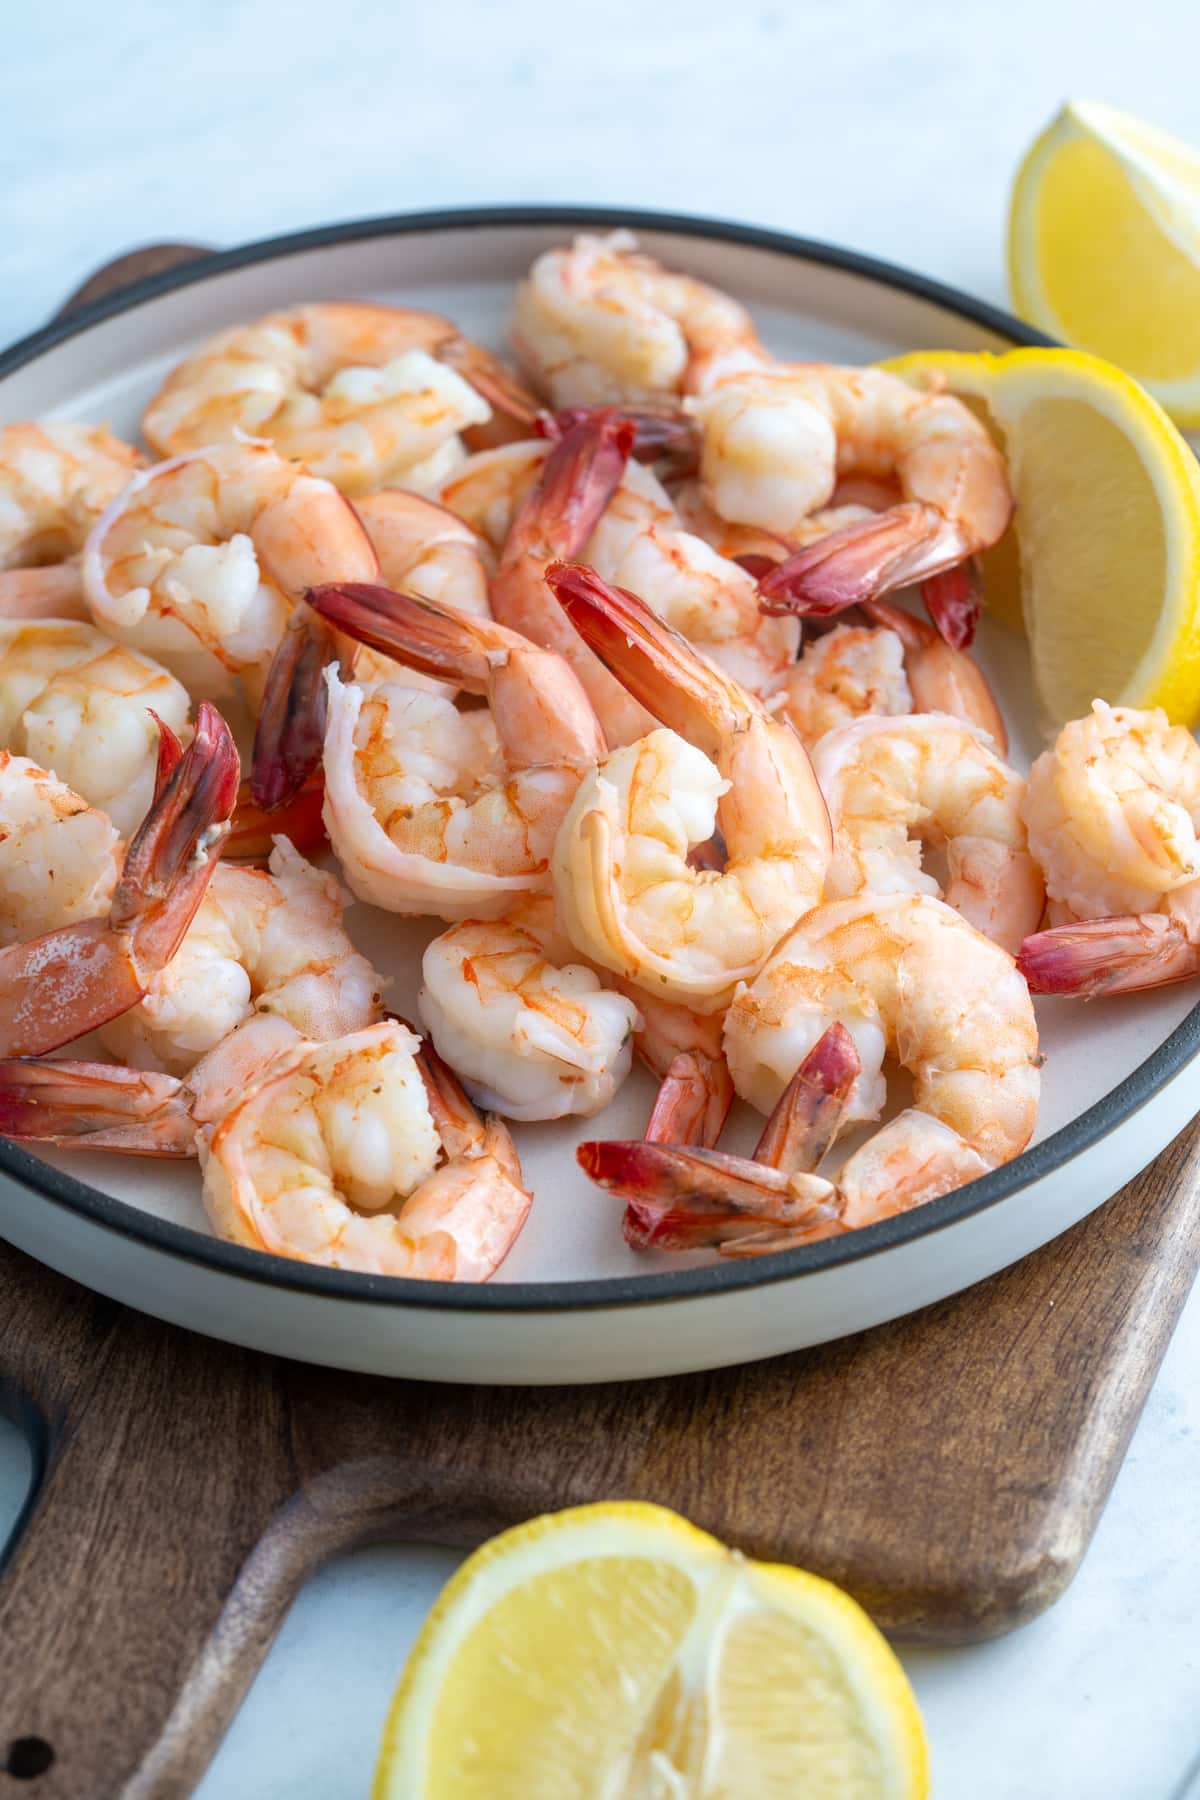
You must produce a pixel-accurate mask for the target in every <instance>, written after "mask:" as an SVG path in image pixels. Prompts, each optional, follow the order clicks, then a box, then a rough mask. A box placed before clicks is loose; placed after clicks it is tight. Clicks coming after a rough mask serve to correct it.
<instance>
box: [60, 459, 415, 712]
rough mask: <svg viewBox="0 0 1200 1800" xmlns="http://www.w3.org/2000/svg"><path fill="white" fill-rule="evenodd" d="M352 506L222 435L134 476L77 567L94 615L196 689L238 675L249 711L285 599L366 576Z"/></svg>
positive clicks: (365, 551)
mask: <svg viewBox="0 0 1200 1800" xmlns="http://www.w3.org/2000/svg"><path fill="white" fill-rule="evenodd" d="M378 566H379V565H378V560H377V558H376V555H375V552H374V550H373V549H372V547H371V541H370V539H369V538H368V536H367V534H366V531H365V530H364V528H363V526H362V525H361V524H360V523H359V520H358V518H357V516H356V514H355V513H354V511H353V509H352V507H351V506H350V503H349V502H348V501H347V500H345V499H343V497H342V495H341V494H339V492H338V491H337V489H336V488H335V487H333V486H332V485H331V484H330V483H329V482H327V481H322V480H318V479H317V478H316V477H314V476H312V475H309V474H308V473H307V472H306V471H305V470H304V469H303V468H302V467H300V466H299V465H298V464H295V463H289V462H286V461H285V460H284V459H283V458H282V457H281V456H279V455H278V454H277V453H276V452H275V451H274V450H272V449H271V448H270V447H269V446H268V445H266V444H250V443H244V444H243V443H238V444H223V445H218V446H217V447H215V448H213V449H206V450H196V451H191V452H188V453H186V454H184V455H180V456H177V457H174V458H172V459H171V460H170V461H169V462H163V463H158V464H156V465H155V466H154V467H153V468H150V469H147V470H146V471H145V472H144V473H143V474H141V475H137V476H135V477H134V479H133V480H132V481H131V482H130V483H129V484H128V486H127V487H126V488H125V489H124V490H123V491H122V493H121V494H119V495H118V496H117V498H116V499H115V500H114V501H113V502H112V504H111V505H110V506H109V507H108V509H107V510H106V511H105V512H104V513H103V514H102V516H101V518H100V519H99V521H98V522H97V524H96V526H95V528H94V529H93V531H92V533H91V535H90V537H89V538H88V541H87V545H86V547H85V549H84V553H83V578H84V584H85V587H86V589H87V595H88V601H89V604H90V606H91V608H92V612H93V614H94V615H95V617H96V619H97V621H98V622H99V623H100V624H101V625H102V626H103V627H104V628H105V629H106V630H107V631H109V632H111V634H112V635H113V636H114V637H116V638H118V639H120V641H121V642H123V643H127V644H131V645H133V646H135V647H137V648H140V649H143V650H148V651H149V652H151V654H152V655H154V656H156V657H159V658H161V660H162V661H163V662H164V663H166V665H167V666H168V668H170V669H172V670H173V671H174V672H175V673H177V674H178V675H179V676H180V678H181V679H182V680H183V681H184V682H185V684H186V685H187V687H188V688H189V689H190V691H191V692H192V693H195V694H205V695H213V696H215V695H221V694H227V693H229V692H230V691H231V690H233V689H234V688H236V686H237V685H238V684H239V683H240V685H241V687H242V689H243V691H244V692H245V694H246V697H247V699H248V700H249V703H250V705H251V706H252V707H253V708H257V706H258V703H259V701H260V699H261V694H262V687H263V682H264V680H265V677H266V674H267V670H268V669H269V667H270V663H271V658H272V655H273V654H274V651H275V649H276V646H277V645H278V643H279V640H280V638H281V637H282V635H283V632H284V629H285V627H286V625H287V621H288V617H289V615H290V613H291V610H292V607H293V605H294V604H295V602H296V601H297V600H298V599H299V597H300V595H301V594H302V593H303V591H304V589H305V588H306V587H309V586H311V585H313V584H315V583H317V582H320V581H330V580H347V581H373V580H375V579H376V576H377V573H378Z"/></svg>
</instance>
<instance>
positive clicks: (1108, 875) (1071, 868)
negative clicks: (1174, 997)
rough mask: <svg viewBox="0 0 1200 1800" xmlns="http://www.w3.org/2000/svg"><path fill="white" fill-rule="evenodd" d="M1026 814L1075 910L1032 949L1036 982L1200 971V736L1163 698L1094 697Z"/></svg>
mask: <svg viewBox="0 0 1200 1800" xmlns="http://www.w3.org/2000/svg"><path fill="white" fill-rule="evenodd" d="M1025 822H1026V824H1027V826H1028V828H1029V845H1030V849H1031V850H1032V851H1033V853H1034V855H1035V856H1036V857H1037V859H1038V861H1039V862H1040V864H1041V866H1042V868H1043V870H1044V872H1045V876H1046V891H1047V893H1048V894H1049V895H1050V898H1051V901H1052V903H1053V908H1054V916H1056V917H1057V918H1059V919H1060V920H1063V921H1065V922H1064V923H1061V924H1059V925H1057V926H1056V927H1055V928H1054V929H1052V930H1049V931H1043V932H1039V933H1038V934H1037V935H1036V936H1034V937H1031V938H1029V939H1028V940H1027V941H1026V943H1025V945H1024V946H1023V948H1022V950H1021V955H1020V958H1019V961H1020V965H1021V968H1022V969H1023V970H1024V971H1025V974H1026V976H1027V977H1028V980H1029V984H1030V986H1031V987H1032V988H1033V990H1034V992H1035V993H1066V994H1085V995H1091V994H1108V993H1122V992H1125V991H1127V990H1134V989H1138V988H1143V987H1157V986H1159V985H1161V984H1163V983H1166V982H1172V981H1182V980H1185V979H1186V978H1187V977H1189V976H1192V975H1195V974H1197V973H1200V840H1198V836H1197V832H1198V828H1200V747H1198V746H1197V744H1196V740H1195V739H1194V738H1193V737H1192V735H1191V733H1190V732H1189V731H1187V730H1185V729H1184V727H1183V726H1182V725H1171V724H1170V723H1169V722H1168V720H1167V716H1166V714H1165V713H1163V712H1160V711H1158V710H1157V709H1156V710H1154V711H1150V712H1140V711H1138V710H1137V709H1136V708H1134V707H1129V706H1107V705H1106V704H1105V702H1104V701H1103V700H1096V701H1094V702H1093V703H1092V710H1091V712H1090V713H1089V714H1088V715H1087V717H1086V718H1083V719H1072V720H1071V722H1070V723H1069V724H1067V725H1064V726H1063V728H1062V730H1061V731H1060V732H1059V735H1058V739H1057V741H1056V742H1055V744H1054V747H1053V749H1051V750H1047V751H1046V752H1045V753H1044V754H1043V755H1042V756H1039V757H1038V759H1037V761H1036V762H1035V763H1034V765H1033V768H1032V770H1031V771H1030V775H1029V782H1028V786H1027V789H1026V796H1025ZM1074 921H1079V922H1078V923H1075V922H1074Z"/></svg>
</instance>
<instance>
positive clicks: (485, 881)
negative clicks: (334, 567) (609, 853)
mask: <svg viewBox="0 0 1200 1800" xmlns="http://www.w3.org/2000/svg"><path fill="white" fill-rule="evenodd" d="M308 598H309V601H310V603H311V605H312V606H313V607H314V608H316V609H317V610H318V611H319V612H320V613H321V614H322V616H323V617H325V618H326V619H328V620H329V621H330V622H331V623H333V624H334V625H335V626H337V627H338V628H339V629H340V630H342V631H345V632H347V633H349V634H350V635H351V636H353V637H355V638H356V639H357V640H358V641H360V642H364V643H367V644H368V645H369V646H370V647H371V648H372V649H375V650H377V651H379V652H381V653H382V654H383V655H385V656H387V655H390V656H395V657H397V658H401V659H403V661H404V662H405V663H406V664H409V665H411V666H414V667H416V668H418V669H420V670H422V671H423V672H424V673H425V674H432V675H437V676H438V677H440V678H444V679H450V680H452V681H453V682H454V683H455V684H456V685H457V686H460V687H463V688H465V689H466V690H467V692H468V693H471V694H477V695H482V696H484V697H485V698H486V699H487V702H488V705H487V708H486V710H485V709H475V710H471V711H459V710H458V709H456V708H455V706H454V705H453V704H452V703H451V702H450V701H448V700H446V699H445V698H443V697H442V696H441V695H438V694H430V693H425V692H421V691H418V690H415V689H413V688H409V687H402V686H399V685H397V684H394V683H390V682H381V683H378V684H376V685H375V686H373V687H372V688H370V689H367V690H364V689H363V688H361V687H358V686H357V685H356V684H354V683H344V682H343V681H342V680H341V679H340V677H339V675H338V673H337V670H336V669H333V668H330V669H329V670H328V671H327V672H326V682H327V685H328V690H329V722H328V727H327V730H326V737H325V751H324V770H325V823H326V827H327V829H328V832H329V840H330V843H331V844H332V845H333V847H334V850H335V852H336V853H337V856H338V859H339V861H340V863H341V865H342V869H343V872H344V874H345V877H346V880H347V881H348V882H349V884H350V886H351V888H352V889H353V891H354V892H355V893H356V894H357V895H358V896H359V897H360V898H361V899H363V900H368V901H370V902H371V903H372V904H373V905H376V906H381V907H383V908H384V909H385V910H387V911H390V912H402V913H419V914H433V915H434V916H436V917H439V918H443V919H447V920H450V921H455V920H459V919H469V918H474V919H479V918H495V917H497V916H499V915H500V914H501V913H503V912H504V911H505V910H506V908H507V907H508V906H509V905H511V903H512V902H513V900H514V899H516V898H517V897H518V896H520V895H521V894H524V893H529V892H537V891H545V890H546V889H548V887H549V885H550V852H551V850H552V848H553V844H554V838H555V834H556V832H557V830H558V826H559V824H560V822H561V820H562V818H563V815H564V814H565V812H566V810H567V808H568V806H569V805H570V803H571V799H572V796H573V795H574V793H575V790H576V788H577V787H578V785H579V781H580V777H581V775H582V774H583V771H584V770H585V769H588V768H591V767H592V766H593V765H594V764H595V762H596V761H597V760H598V758H599V757H600V756H601V755H603V750H604V743H603V738H602V736H601V734H600V729H599V726H598V725H597V723H596V718H595V715H594V713H593V712H592V709H591V707H590V705H589V704H588V700H587V696H586V695H585V694H584V692H583V689H582V687H581V686H580V684H579V682H578V681H577V680H576V678H575V676H574V674H573V673H572V671H571V669H570V667H569V666H568V665H567V664H566V663H565V662H564V661H563V660H562V658H561V657H558V656H556V655H555V654H554V653H553V652H552V651H546V650H540V649H538V648H537V647H536V646H534V645H533V644H530V643H528V642H527V641H526V640H525V639H524V638H522V637H520V636H519V635H518V633H516V632H514V631H509V630H508V629H507V628H506V627H504V626H503V625H498V624H496V623H494V622H493V621H492V620H490V619H473V618H470V617H469V616H468V615H466V614H462V613H457V612H455V611H454V610H453V609H452V608H450V607H447V606H439V605H435V604H434V602H433V601H429V600H418V599H417V598H415V597H414V596H411V595H403V594H393V593H390V592H388V591H387V590H386V589H381V588H370V587H352V586H348V585H335V586H333V587H325V588H317V589H314V590H312V591H311V592H310V594H309V596H308Z"/></svg>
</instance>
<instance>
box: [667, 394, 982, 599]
mask: <svg viewBox="0 0 1200 1800" xmlns="http://www.w3.org/2000/svg"><path fill="white" fill-rule="evenodd" d="M689 405H690V408H691V409H692V410H693V411H694V412H695V414H696V416H697V417H699V418H700V420H701V422H702V424H703V426H704V448H703V451H702V455H701V464H700V472H701V479H702V480H703V482H704V484H705V487H706V490H707V492H708V495H709V498H710V499H711V501H712V503H713V505H714V506H715V507H716V509H717V511H718V512H721V513H725V514H727V516H728V517H730V518H732V519H736V520H739V521H741V522H742V523H744V524H750V525H759V526H763V527H767V528H769V529H771V530H774V531H781V532H788V531H790V530H792V529H793V527H794V526H795V525H796V524H797V523H799V522H800V521H801V520H803V519H804V518H805V517H806V516H807V515H808V514H810V513H812V512H815V511H816V510H817V509H819V508H821V507H824V506H826V505H828V503H829V501H830V499H831V498H832V496H833V493H834V488H835V486H836V483H837V478H838V475H839V473H843V474H844V473H855V474H864V475H866V476H868V477H871V478H879V477H882V478H890V479H894V480H895V481H896V482H897V483H898V485H899V488H900V491H901V495H902V499H901V503H900V504H899V505H897V506H893V507H891V508H889V509H888V510H887V511H884V512H879V513H874V514H872V515H871V516H870V517H867V518H863V519H859V520H858V521H857V522H855V523H853V524H849V525H846V526H844V527H843V528H842V529H841V530H839V531H834V532H832V533H829V534H827V535H824V536H822V537H821V538H820V539H819V540H818V541H817V542H816V543H813V544H810V545H808V546H806V547H805V548H803V549H801V550H798V551H796V552H795V554H793V555H791V556H788V557H786V558H785V559H784V561H783V562H781V563H779V564H778V565H777V566H776V567H775V568H774V569H772V570H771V571H770V572H769V573H768V574H766V575H764V577H763V579H762V583H761V588H760V591H761V594H762V597H763V603H764V605H766V606H767V607H768V609H769V610H771V611H780V612H783V611H789V610H791V611H796V612H802V613H803V612H815V613H818V614H828V613H834V612H839V611H841V610H842V609H843V608H845V607H847V606H853V605H855V604H857V603H858V602H859V601H862V600H865V599H870V598H874V597H878V596H880V595H882V594H887V593H890V592H891V591H892V590H893V589H895V588H899V587H907V586H909V585H911V584H912V583H914V582H923V581H925V580H927V579H928V578H929V577H930V576H934V575H939V574H941V573H942V572H943V571H945V570H948V569H953V568H954V567H956V565H958V564H959V563H962V562H965V561H966V560H967V559H968V558H969V557H971V556H973V555H974V554H975V553H976V552H977V551H980V550H985V549H987V548H988V546H989V545H991V544H994V543H996V542H997V541H998V540H999V539H1000V538H1001V537H1002V536H1003V534H1004V532H1005V530H1006V528H1007V526H1008V522H1009V519H1010V517H1011V515H1012V493H1011V490H1010V488H1009V485H1008V477H1007V474H1006V472H1005V466H1004V458H1003V456H1002V455H1001V453H1000V451H999V450H998V449H997V448H996V446H995V445H994V444H993V442H992V440H991V438H990V437H989V435H988V433H987V431H986V429H985V428H984V426H983V425H981V424H980V422H979V421H978V420H977V419H976V418H975V416H974V415H973V413H971V411H970V410H969V409H968V408H967V407H966V406H965V405H964V404H963V403H962V401H960V400H956V399H955V398H954V397H953V396H952V395H950V394H944V393H937V392H930V391H924V390H921V389H918V388H913V387H910V386H909V385H908V383H907V382H905V381H902V380H901V379H900V378H899V377H898V376H896V375H890V374H888V373H887V372H886V371H885V370H883V369H851V368H839V367H837V366H835V365H834V364H823V363H797V364H775V365H772V366H771V367H770V368H768V369H763V370H758V371H755V372H753V373H749V374H743V375H736V376H732V377H730V378H729V379H728V380H725V381H722V382H720V383H719V384H718V385H717V386H716V387H714V388H713V389H712V390H711V392H708V393H707V394H705V395H704V396H703V397H701V398H698V399H696V400H693V401H692V402H690V403H689Z"/></svg>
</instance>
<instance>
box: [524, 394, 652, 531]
mask: <svg viewBox="0 0 1200 1800" xmlns="http://www.w3.org/2000/svg"><path fill="white" fill-rule="evenodd" d="M636 436H637V428H636V426H635V424H634V422H633V420H632V419H629V418H626V417H625V416H624V415H623V414H621V413H618V412H616V411H614V410H613V409H612V408H611V407H596V408H594V409H592V408H589V409H588V410H587V413H586V416H585V417H584V418H582V419H579V420H577V421H575V422H573V423H572V424H571V425H570V427H569V428H568V429H567V430H566V431H565V432H564V433H563V434H562V436H561V437H560V438H559V439H558V441H557V442H556V443H555V445H554V447H553V449H552V450H551V452H550V454H549V456H548V457H547V458H546V460H545V462H544V463H543V464H542V469H541V473H540V474H539V476H538V479H537V481H536V482H535V483H534V486H533V489H532V491H531V493H530V495H529V497H528V499H527V500H526V501H525V506H524V507H523V508H522V519H519V520H518V523H517V526H516V528H515V530H514V533H513V535H514V538H515V539H516V540H517V541H520V540H521V537H522V532H521V524H522V522H523V519H524V518H533V519H536V520H537V526H538V532H537V535H538V536H539V537H541V538H542V539H543V540H544V545H545V551H546V558H547V560H549V558H550V557H554V556H558V557H566V558H570V557H574V556H578V554H579V552H580V551H581V550H582V549H583V546H584V545H585V544H586V543H587V541H588V539H589V538H590V537H591V535H592V533H593V531H594V530H595V529H596V526H597V525H598V524H599V523H600V520H601V519H602V518H603V516H604V514H605V513H606V512H607V510H608V504H609V501H610V500H611V499H612V497H613V495H614V494H615V493H616V491H617V489H618V488H619V487H620V485H621V477H622V476H623V475H624V473H625V465H626V463H627V462H628V461H629V458H630V456H631V455H632V453H633V446H634V441H635V439H636ZM526 509H527V510H526Z"/></svg>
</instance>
